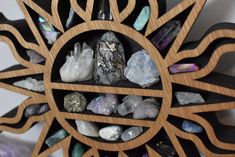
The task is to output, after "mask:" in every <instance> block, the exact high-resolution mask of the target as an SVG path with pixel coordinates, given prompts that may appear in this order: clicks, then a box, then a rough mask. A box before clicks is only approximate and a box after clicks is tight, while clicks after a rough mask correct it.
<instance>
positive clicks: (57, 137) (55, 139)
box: [45, 129, 68, 147]
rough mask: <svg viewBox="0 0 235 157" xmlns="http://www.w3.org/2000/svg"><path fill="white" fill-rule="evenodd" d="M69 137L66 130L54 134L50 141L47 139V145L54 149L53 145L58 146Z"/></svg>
mask: <svg viewBox="0 0 235 157" xmlns="http://www.w3.org/2000/svg"><path fill="white" fill-rule="evenodd" d="M67 136H68V133H67V132H66V131H65V130H64V129H61V130H59V131H57V132H56V133H54V134H52V135H51V136H50V137H49V138H48V139H46V141H45V143H46V144H47V146H48V147H52V146H53V145H55V144H57V143H58V142H60V141H61V140H63V139H64V138H65V137H67Z"/></svg>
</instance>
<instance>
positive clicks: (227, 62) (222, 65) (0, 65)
mask: <svg viewBox="0 0 235 157" xmlns="http://www.w3.org/2000/svg"><path fill="white" fill-rule="evenodd" d="M178 1H179V0H168V3H169V6H173V5H174V3H176V2H178ZM0 12H3V13H4V14H5V15H6V16H7V17H8V18H9V19H12V20H14V19H19V18H23V14H22V13H21V12H20V10H19V8H18V7H17V5H16V0H0ZM218 22H234V23H235V0H223V1H222V0H208V2H207V4H206V6H205V8H204V10H203V12H202V13H201V15H200V16H199V19H198V20H197V21H196V24H195V26H194V27H193V29H192V31H191V33H190V35H189V38H188V39H198V38H200V37H201V36H202V35H203V33H205V32H206V31H207V29H208V28H209V27H210V26H212V25H213V24H216V23H218ZM195 34H196V35H197V36H195ZM234 59H235V53H233V54H229V55H225V56H223V58H222V59H221V61H220V62H219V65H218V67H217V69H216V71H219V72H221V73H225V74H228V75H232V76H235V62H234ZM16 63H17V62H16V61H15V60H14V58H13V56H12V55H11V53H10V50H9V47H8V46H7V45H6V44H5V43H0V70H2V69H4V68H6V67H9V66H11V65H14V64H16ZM26 98H27V97H25V96H22V95H19V94H15V93H12V92H9V91H6V90H0V102H1V104H0V105H1V109H0V116H1V115H3V114H4V113H6V112H7V111H9V110H11V109H12V108H14V107H16V106H17V105H18V104H19V103H20V102H22V101H23V100H25V99H26ZM219 116H220V119H221V121H223V122H224V123H230V124H231V123H233V124H234V125H235V111H226V112H222V113H219ZM41 127H42V125H41V124H40V125H37V126H36V127H34V128H33V129H32V130H31V131H30V132H28V133H27V134H23V135H21V136H20V139H22V140H25V141H27V142H36V141H37V138H38V136H39V132H40V131H39V130H41ZM4 134H5V135H7V136H10V137H16V136H15V135H13V134H9V133H4ZM1 136H2V135H0V138H2V137H1ZM56 156H57V157H58V154H57V155H56Z"/></svg>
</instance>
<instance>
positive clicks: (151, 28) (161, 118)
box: [0, 0, 235, 157]
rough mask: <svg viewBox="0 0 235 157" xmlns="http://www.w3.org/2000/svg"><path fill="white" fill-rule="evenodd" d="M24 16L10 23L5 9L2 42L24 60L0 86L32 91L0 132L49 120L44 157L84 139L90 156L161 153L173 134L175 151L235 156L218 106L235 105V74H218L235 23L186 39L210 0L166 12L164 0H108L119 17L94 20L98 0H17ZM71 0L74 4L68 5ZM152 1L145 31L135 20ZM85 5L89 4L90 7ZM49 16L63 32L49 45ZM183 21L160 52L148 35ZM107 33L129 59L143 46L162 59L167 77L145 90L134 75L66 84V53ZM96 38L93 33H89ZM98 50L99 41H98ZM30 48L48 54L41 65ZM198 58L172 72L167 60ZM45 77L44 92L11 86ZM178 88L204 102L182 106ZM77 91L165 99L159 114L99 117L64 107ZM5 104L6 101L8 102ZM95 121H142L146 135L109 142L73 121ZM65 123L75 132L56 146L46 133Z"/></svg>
mask: <svg viewBox="0 0 235 157" xmlns="http://www.w3.org/2000/svg"><path fill="white" fill-rule="evenodd" d="M16 1H17V3H18V5H19V6H20V8H21V10H22V11H23V13H24V15H25V20H18V21H9V20H8V19H6V18H5V17H4V15H3V14H0V41H2V42H5V43H7V44H8V45H9V47H10V48H11V50H12V53H13V55H14V57H15V59H16V60H17V61H18V62H19V63H20V65H17V66H13V67H10V68H8V69H6V70H3V71H2V72H1V73H0V88H4V89H7V90H10V91H13V92H16V93H20V94H23V95H26V96H28V97H29V98H28V99H27V100H25V101H24V102H22V104H20V105H19V107H17V108H16V109H14V110H12V111H11V112H9V113H8V114H6V115H5V116H3V117H1V118H0V131H9V132H13V133H23V132H26V131H27V130H29V129H30V128H31V127H32V125H33V124H34V123H35V122H40V121H44V122H45V126H44V129H43V131H42V133H41V135H40V138H39V140H38V142H37V144H36V145H35V148H34V151H33V154H32V156H34V157H37V156H40V157H46V156H48V155H50V154H51V153H53V152H54V151H56V150H58V149H59V148H63V150H64V156H65V157H69V156H71V150H72V148H73V146H74V144H75V143H76V142H77V141H79V142H81V143H82V144H84V147H85V148H86V153H85V154H84V157H90V156H94V157H99V156H104V155H109V156H110V157H115V156H118V157H139V156H140V155H142V153H143V152H148V154H149V156H150V157H157V156H161V155H160V154H159V153H158V152H157V148H156V143H157V142H159V141H161V140H163V139H164V138H165V137H167V138H168V139H169V141H170V143H171V144H172V146H173V147H174V148H175V150H176V152H177V154H176V156H180V157H186V156H190V157H193V156H200V155H199V152H198V150H199V151H200V152H201V153H202V154H204V155H205V156H208V157H212V156H213V157H217V156H218V157H223V156H226V157H229V156H231V157H233V156H235V134H234V131H235V127H234V126H225V125H223V124H220V122H219V121H218V120H217V117H216V115H215V112H216V111H222V110H229V109H234V108H235V78H234V77H230V76H226V75H222V74H218V73H215V72H213V70H214V69H215V67H216V65H217V63H218V61H219V59H220V58H221V56H222V55H224V54H226V53H231V52H234V51H235V24H231V23H221V24H217V25H215V26H213V27H212V28H211V29H210V30H209V31H208V32H207V33H206V34H205V35H204V36H203V37H202V39H201V40H199V41H195V42H190V43H184V41H185V38H186V36H187V34H188V33H189V31H190V29H191V27H192V26H193V24H194V22H195V20H196V18H197V17H198V15H199V13H200V11H201V9H202V8H203V6H204V4H205V2H206V0H182V2H180V3H179V4H178V5H177V6H175V7H174V8H172V9H171V10H169V11H167V12H166V2H165V0H142V1H137V0H122V1H118V0H109V3H110V8H111V12H112V15H113V21H101V20H97V19H96V18H95V13H96V11H97V1H94V0H87V1H81V2H79V4H78V1H77V0H70V1H69V0H47V2H44V1H41V0H16ZM69 2H70V3H69ZM70 4H71V7H72V8H73V9H74V11H75V14H76V15H75V16H76V18H74V19H75V20H73V24H72V26H71V28H69V29H67V28H66V26H65V25H66V20H67V18H68V13H69V10H70ZM145 5H149V6H150V8H151V16H150V19H149V22H148V24H147V25H146V27H145V29H144V30H143V31H141V32H137V31H136V30H135V29H134V28H133V27H132V25H133V22H134V20H135V18H136V16H137V15H138V14H139V12H140V10H141V9H142V7H143V6H145ZM84 8H85V9H84ZM39 16H42V17H44V18H45V19H46V20H47V21H48V22H49V23H51V24H52V25H53V26H54V27H55V28H56V30H58V31H60V32H61V36H60V37H59V38H58V40H57V41H56V42H55V43H54V44H53V45H48V44H47V41H46V39H45V38H44V37H43V35H42V33H41V32H40V29H39V25H38V22H37V20H38V17H39ZM171 20H179V21H180V22H181V24H182V28H181V31H180V33H179V34H178V36H177V37H176V39H175V40H174V42H172V43H171V44H170V45H169V46H168V48H167V49H165V50H163V51H159V50H158V49H157V48H156V47H155V46H154V45H153V44H152V43H151V41H150V39H151V38H152V37H153V36H154V35H155V34H156V33H157V32H158V31H159V30H160V29H161V28H162V27H163V26H164V25H165V24H166V23H168V22H169V21H171ZM106 31H113V32H115V33H116V35H117V36H118V38H119V39H122V40H121V42H122V43H123V45H124V48H125V50H127V49H128V52H127V51H126V54H125V55H126V60H128V59H129V58H130V56H131V54H133V53H134V52H136V51H138V50H140V49H145V50H146V51H147V52H148V53H149V55H150V56H151V58H152V59H153V60H154V62H155V64H156V65H157V67H158V69H159V72H160V75H161V83H159V84H157V85H154V86H152V87H151V88H147V89H143V88H141V87H140V86H138V85H136V84H133V83H131V82H129V81H121V82H119V83H117V84H115V85H113V86H104V85H99V84H96V83H95V81H93V80H91V81H86V82H75V83H64V82H62V81H61V79H60V76H59V68H60V67H61V66H62V65H63V63H64V60H65V57H66V52H68V51H69V50H70V49H72V47H73V45H74V43H75V42H76V41H80V42H83V41H86V42H88V43H89V44H91V45H92V43H95V42H97V40H98V38H99V37H100V36H101V35H102V34H103V33H104V32H106ZM91 37H92V38H91ZM92 46H93V48H94V44H93V45H92ZM27 49H32V50H34V51H36V52H38V53H39V54H41V55H42V56H44V57H45V58H46V62H45V63H43V64H32V63H30V62H29V59H28V57H27V55H26V50H27ZM187 62H190V63H196V64H198V65H200V70H199V71H197V72H193V73H183V74H170V73H169V71H168V68H169V66H171V65H173V64H175V63H187ZM29 76H30V77H34V78H40V79H43V80H44V83H45V93H36V92H32V91H28V90H25V89H22V88H18V87H15V86H13V82H14V81H17V80H21V79H23V78H26V77H29ZM178 90H184V91H196V92H198V93H201V94H202V95H203V96H204V97H205V98H206V102H205V103H204V104H200V105H194V104H192V105H188V106H180V105H179V104H178V102H177V101H176V99H175V97H174V92H175V91H178ZM72 91H79V92H81V93H83V94H84V95H85V96H86V97H87V99H88V100H91V99H92V98H94V97H95V96H97V94H100V93H113V94H117V95H118V96H119V97H120V98H122V97H123V95H138V96H145V97H155V98H157V99H158V100H159V101H160V102H161V110H160V114H159V115H158V117H157V118H156V119H146V120H135V119H132V118H130V116H126V117H121V116H120V115H118V114H113V115H110V116H100V115H95V114H92V113H91V112H88V111H86V112H84V113H81V114H76V113H68V112H66V111H65V109H64V108H63V98H64V96H65V95H66V94H67V93H69V92H72ZM43 103H48V104H49V106H50V111H49V112H47V113H45V114H43V115H39V116H33V117H30V118H28V119H26V118H25V117H24V115H23V113H24V110H25V108H26V107H27V106H29V105H32V104H43ZM2 105H3V104H2ZM75 119H81V120H87V121H92V122H96V123H97V124H98V125H101V126H103V125H111V124H117V125H121V126H142V127H144V128H145V131H144V133H143V134H142V135H141V136H139V137H137V138H136V139H134V140H131V141H129V142H122V141H118V142H115V143H110V142H109V143H107V142H106V141H104V140H101V139H92V138H88V137H86V136H83V135H81V134H79V133H78V132H77V131H76V127H74V120H75ZM184 119H188V120H191V121H194V122H197V123H198V124H200V125H201V126H202V127H203V128H204V132H203V133H200V134H189V133H186V132H184V131H183V130H182V129H181V125H182V121H183V120H184ZM61 128H64V129H65V130H66V131H67V132H68V133H69V134H70V135H69V136H68V137H67V138H65V139H64V140H62V141H61V142H59V143H57V144H56V145H54V146H53V147H51V148H48V147H47V146H46V145H45V139H46V138H47V137H49V136H50V135H52V133H53V132H55V131H56V130H58V129H61Z"/></svg>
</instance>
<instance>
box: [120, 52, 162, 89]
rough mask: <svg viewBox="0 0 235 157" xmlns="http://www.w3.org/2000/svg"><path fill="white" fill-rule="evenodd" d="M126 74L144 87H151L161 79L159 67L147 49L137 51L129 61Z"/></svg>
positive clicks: (129, 78)
mask: <svg viewBox="0 0 235 157" xmlns="http://www.w3.org/2000/svg"><path fill="white" fill-rule="evenodd" d="M124 75H125V76H126V78H127V79H128V80H129V81H131V82H134V83H136V84H138V85H140V86H142V87H143V88H146V87H150V86H152V85H154V84H155V83H158V82H159V81H160V78H159V76H160V74H159V72H158V69H157V67H156V65H155V63H154V61H153V60H152V59H151V57H150V56H149V55H148V54H147V52H146V51H145V50H141V51H138V52H136V53H135V54H133V55H132V56H131V58H130V59H129V61H128V62H127V67H126V69H125V72H124Z"/></svg>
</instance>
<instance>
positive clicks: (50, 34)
mask: <svg viewBox="0 0 235 157" xmlns="http://www.w3.org/2000/svg"><path fill="white" fill-rule="evenodd" d="M38 21H39V28H40V30H41V31H42V34H43V35H44V37H45V38H46V39H47V41H48V44H53V43H54V42H55V41H56V40H57V38H58V37H59V35H60V32H57V31H56V30H55V28H54V27H53V26H52V25H51V24H50V23H49V22H47V21H46V20H45V19H44V18H43V17H39V19H38Z"/></svg>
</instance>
